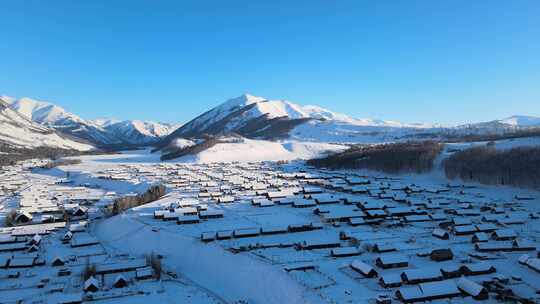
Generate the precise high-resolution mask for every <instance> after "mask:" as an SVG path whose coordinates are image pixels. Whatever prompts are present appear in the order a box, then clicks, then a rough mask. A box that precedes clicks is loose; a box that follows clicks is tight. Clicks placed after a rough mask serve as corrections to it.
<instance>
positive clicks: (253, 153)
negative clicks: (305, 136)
mask: <svg viewBox="0 0 540 304" xmlns="http://www.w3.org/2000/svg"><path fill="white" fill-rule="evenodd" d="M347 148H348V147H347V146H343V145H336V144H327V143H311V142H297V141H285V142H273V141H266V140H253V139H242V140H240V141H234V142H225V143H219V144H216V145H215V146H213V147H211V148H209V149H206V150H205V151H202V152H200V153H197V154H195V155H187V156H183V157H180V158H178V159H176V160H175V162H187V163H215V162H233V161H237V162H255V161H279V160H285V161H288V160H295V159H311V158H315V157H320V156H322V155H325V154H327V153H329V152H339V151H344V150H346V149H347Z"/></svg>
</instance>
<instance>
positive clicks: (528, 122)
mask: <svg viewBox="0 0 540 304" xmlns="http://www.w3.org/2000/svg"><path fill="white" fill-rule="evenodd" d="M498 122H500V123H503V124H507V125H511V126H518V127H540V117H535V116H526V115H514V116H510V117H507V118H504V119H500V120H498Z"/></svg>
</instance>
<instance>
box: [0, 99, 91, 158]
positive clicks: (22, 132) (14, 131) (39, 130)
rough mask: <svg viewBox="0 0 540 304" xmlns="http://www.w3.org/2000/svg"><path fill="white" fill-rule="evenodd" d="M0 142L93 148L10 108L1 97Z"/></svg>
mask: <svg viewBox="0 0 540 304" xmlns="http://www.w3.org/2000/svg"><path fill="white" fill-rule="evenodd" d="M0 143H2V144H3V145H7V146H11V147H18V148H26V149H28V148H35V147H51V148H59V149H68V150H78V151H88V150H91V149H93V148H94V147H93V146H92V145H89V144H86V143H83V142H78V141H75V140H72V139H70V138H68V137H67V136H65V135H61V134H59V133H58V132H56V131H55V130H54V129H51V128H48V127H45V126H42V125H40V124H37V123H35V122H32V121H30V120H29V119H28V118H26V117H25V116H23V115H22V114H20V113H19V112H17V111H14V110H13V109H11V108H10V106H9V104H7V103H6V102H5V101H4V100H3V99H2V98H0Z"/></svg>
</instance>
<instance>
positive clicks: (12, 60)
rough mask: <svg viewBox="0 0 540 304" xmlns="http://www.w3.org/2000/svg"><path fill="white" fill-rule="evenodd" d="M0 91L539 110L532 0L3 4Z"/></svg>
mask: <svg viewBox="0 0 540 304" xmlns="http://www.w3.org/2000/svg"><path fill="white" fill-rule="evenodd" d="M0 38H1V44H2V45H1V47H0V67H1V73H0V94H5V95H10V96H15V97H22V96H29V97H33V98H37V99H44V100H48V101H52V102H55V103H57V104H59V105H61V106H63V107H65V108H66V109H67V110H69V111H72V112H75V113H77V114H79V115H81V116H82V117H84V118H96V117H103V116H107V117H116V118H122V119H135V118H137V119H149V120H158V121H171V122H176V121H178V122H185V121H187V120H189V119H191V118H193V117H194V116H195V115H197V114H200V113H201V112H204V111H206V110H208V109H209V108H211V107H213V106H215V105H216V104H218V103H220V102H222V101H224V100H225V99H227V98H230V97H235V96H238V95H240V94H242V93H244V92H250V93H252V94H254V95H260V96H264V97H267V98H276V99H288V100H291V101H294V102H298V103H300V104H317V105H320V106H323V107H327V108H329V109H332V110H334V111H338V112H343V113H347V114H349V115H351V116H354V117H372V118H380V119H391V120H399V121H404V122H440V123H461V122H467V121H483V120H490V119H495V118H502V117H505V116H509V115H512V114H527V115H537V116H540V1H538V0H530V1H520V0H512V1H499V0H486V1H482V0H475V1H471V0H447V1H433V0H425V1H381V0H376V1H360V0H354V1H316V0H311V1H253V0H251V1H234V0H228V1H202V0H200V1H151V0H148V1H134V0H130V1H112V0H107V1H97V0H92V1H73V0H69V1H42V0H36V1H23V0H21V1H2V2H1V3H0Z"/></svg>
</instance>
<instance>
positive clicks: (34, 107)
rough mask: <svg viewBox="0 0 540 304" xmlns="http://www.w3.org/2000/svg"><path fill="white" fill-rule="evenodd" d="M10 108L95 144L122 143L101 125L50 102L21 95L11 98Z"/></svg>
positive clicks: (45, 124) (40, 122)
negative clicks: (20, 96) (18, 97)
mask: <svg viewBox="0 0 540 304" xmlns="http://www.w3.org/2000/svg"><path fill="white" fill-rule="evenodd" d="M11 108H12V109H14V110H16V111H17V112H19V113H21V114H22V115H24V116H25V117H27V118H28V119H30V120H32V121H34V122H37V123H39V124H41V125H44V126H47V127H50V128H54V129H56V130H59V131H61V132H63V133H65V134H70V135H72V136H74V137H77V138H81V139H84V140H87V141H89V142H91V143H93V144H94V145H97V146H105V145H116V144H120V143H122V141H121V140H120V139H118V138H116V137H115V136H111V135H110V134H109V133H108V132H107V131H106V130H105V129H104V128H102V127H101V126H99V125H97V124H95V123H93V122H91V121H87V120H84V119H82V118H80V117H79V116H77V115H75V114H73V113H70V112H67V111H66V110H64V109H63V108H61V107H59V106H57V105H55V104H52V103H48V102H44V101H39V100H35V99H31V98H27V97H23V98H20V99H13V100H12V102H11Z"/></svg>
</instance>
